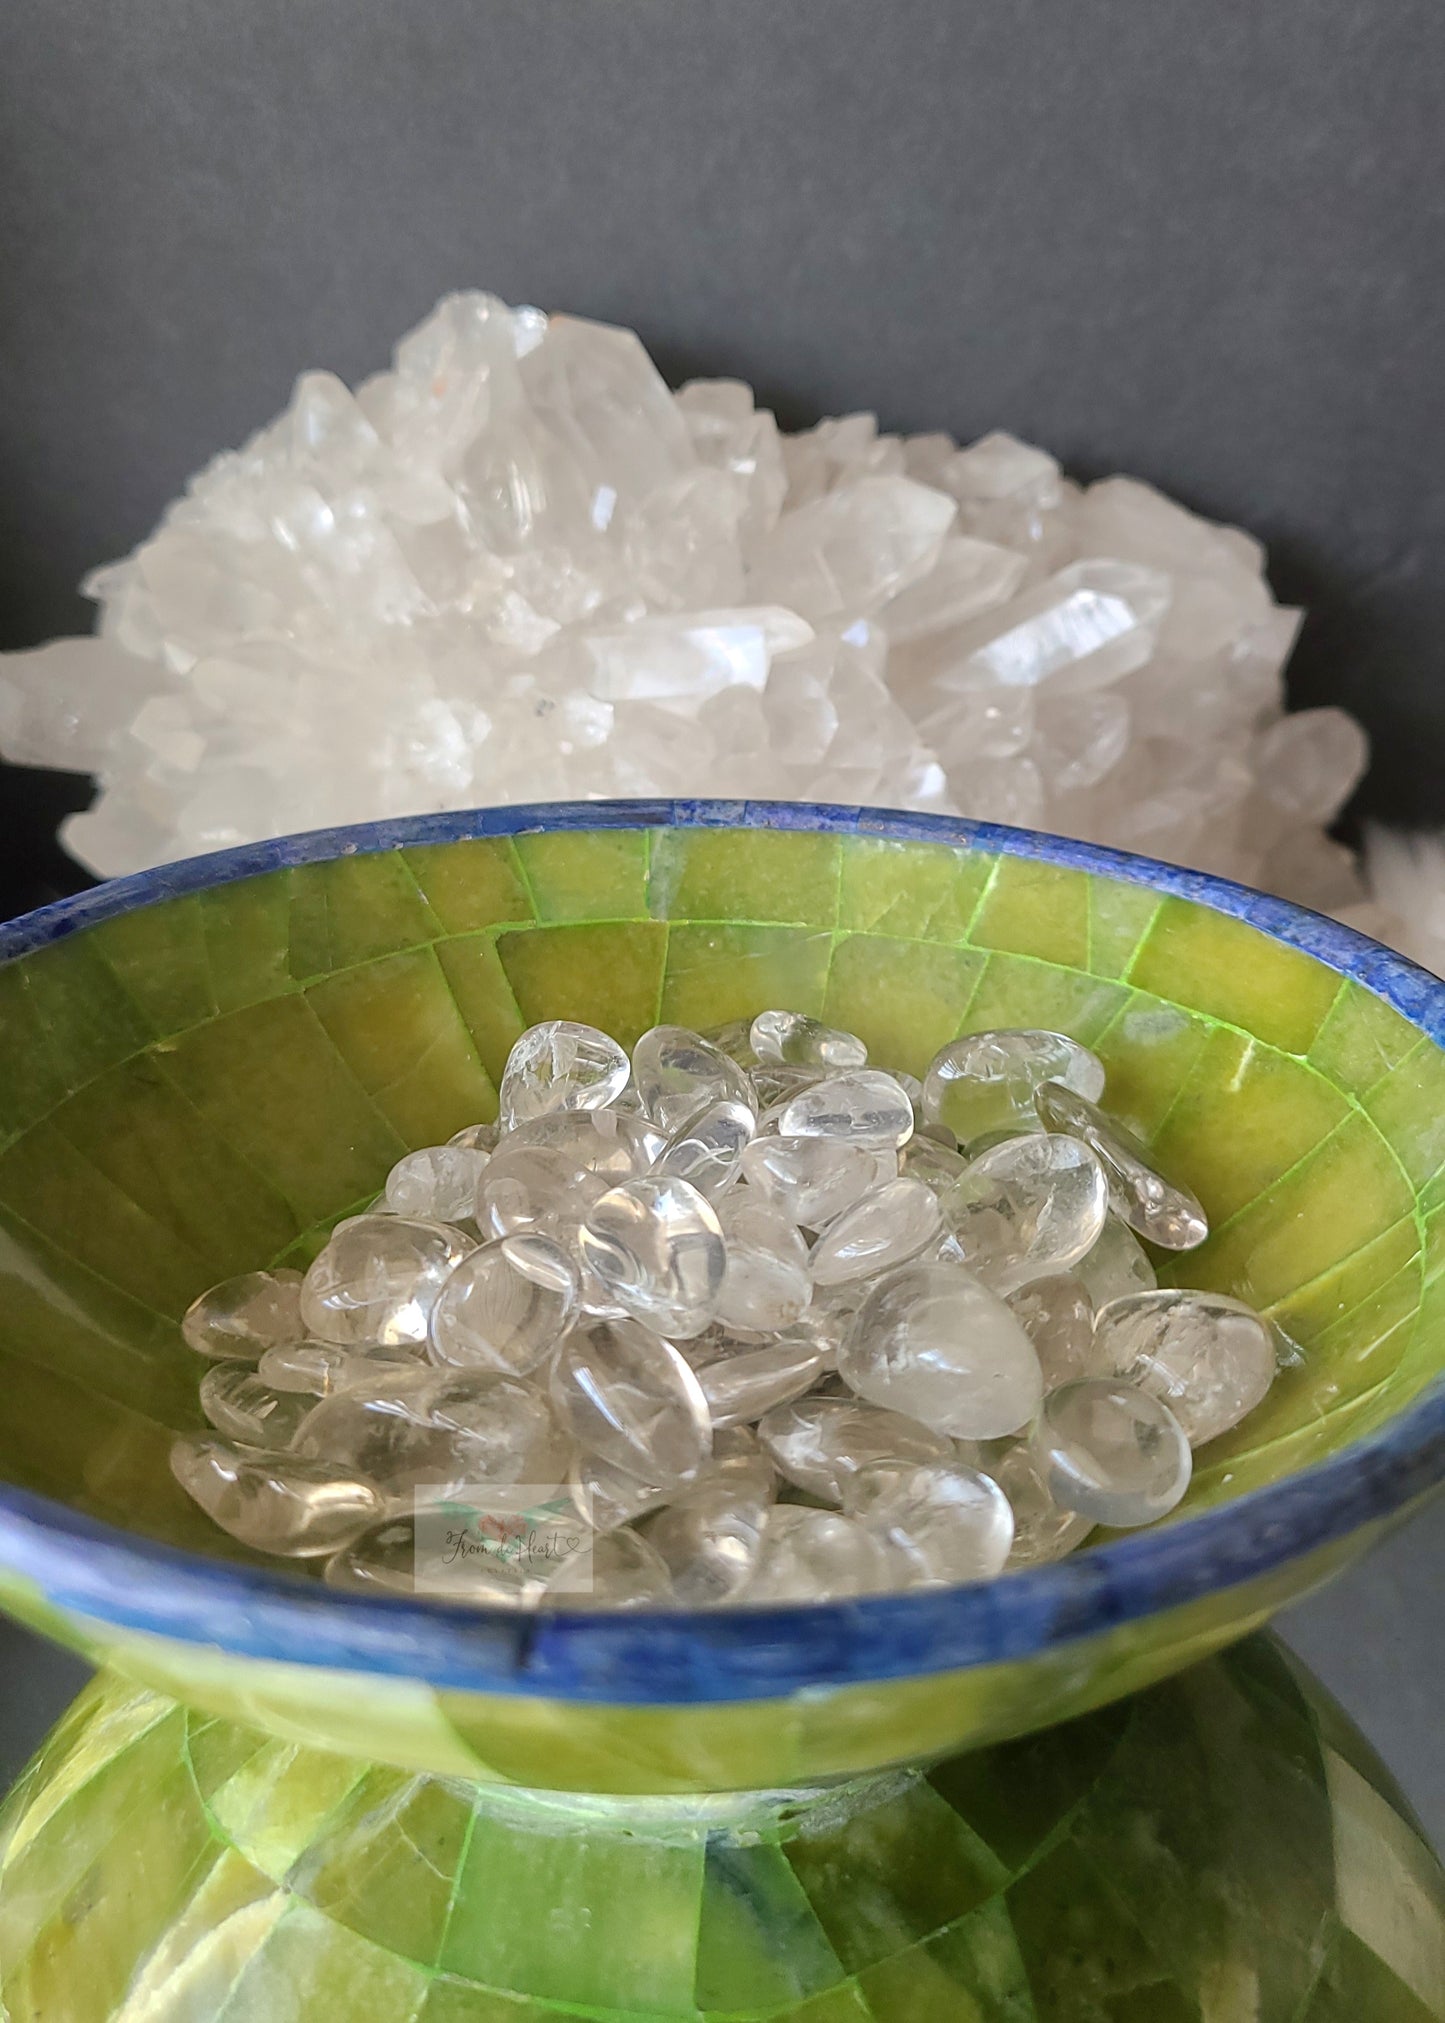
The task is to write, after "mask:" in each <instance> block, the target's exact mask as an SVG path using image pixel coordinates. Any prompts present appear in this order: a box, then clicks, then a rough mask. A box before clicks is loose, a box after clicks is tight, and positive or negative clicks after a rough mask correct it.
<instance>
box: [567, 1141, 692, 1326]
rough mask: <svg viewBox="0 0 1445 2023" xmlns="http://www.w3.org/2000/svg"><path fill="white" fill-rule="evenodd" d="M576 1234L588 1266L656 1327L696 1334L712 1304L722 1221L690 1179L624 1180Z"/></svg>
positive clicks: (624, 1304)
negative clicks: (578, 1234) (579, 1234)
mask: <svg viewBox="0 0 1445 2023" xmlns="http://www.w3.org/2000/svg"><path fill="white" fill-rule="evenodd" d="M580 1241H581V1248H582V1262H583V1264H584V1266H585V1267H586V1268H587V1270H589V1271H590V1272H592V1273H593V1274H594V1276H595V1277H597V1278H598V1279H600V1280H601V1282H602V1284H603V1285H604V1286H605V1287H606V1288H607V1290H608V1292H609V1293H611V1295H612V1296H613V1298H614V1299H615V1300H616V1301H617V1302H618V1304H619V1305H620V1306H622V1307H624V1308H625V1309H626V1311H627V1312H628V1313H630V1314H631V1315H632V1316H633V1318H634V1319H635V1320H639V1321H642V1322H644V1323H645V1324H646V1325H647V1326H649V1327H652V1328H655V1329H656V1330H657V1332H658V1333H659V1334H667V1335H679V1336H686V1335H696V1334H700V1333H701V1331H702V1330H703V1329H704V1328H705V1327H706V1326H707V1324H708V1322H709V1321H710V1320H711V1319H712V1317H713V1315H714V1313H715V1312H716V1311H717V1307H718V1296H719V1292H720V1289H721V1286H722V1282H723V1272H724V1267H725V1264H726V1252H725V1250H724V1248H723V1237H722V1227H721V1225H720V1223H719V1221H718V1218H717V1213H716V1211H715V1209H714V1208H713V1205H712V1203H711V1202H710V1201H709V1200H708V1198H707V1196H706V1195H705V1194H702V1193H700V1192H699V1191H698V1189H697V1188H696V1187H693V1186H692V1185H691V1184H690V1183H689V1182H688V1181H686V1180H670V1179H657V1178H654V1177H652V1176H648V1177H646V1178H644V1179H641V1180H627V1181H624V1182H623V1184H622V1185H621V1186H620V1187H614V1188H613V1189H611V1191H610V1192H609V1193H606V1194H604V1195H602V1196H601V1198H600V1199H599V1200H597V1201H595V1202H594V1203H593V1204H592V1208H591V1211H590V1213H589V1214H588V1217H587V1220H586V1221H585V1222H584V1223H583V1225H582V1233H581V1239H580Z"/></svg>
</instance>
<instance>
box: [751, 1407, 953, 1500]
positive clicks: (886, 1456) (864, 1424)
mask: <svg viewBox="0 0 1445 2023" xmlns="http://www.w3.org/2000/svg"><path fill="white" fill-rule="evenodd" d="M758 1440H759V1442H760V1444H761V1446H762V1449H763V1452H764V1453H765V1454H766V1455H767V1456H768V1458H769V1459H770V1460H771V1461H772V1462H773V1464H774V1465H775V1467H776V1468H777V1470H778V1472H779V1474H780V1475H783V1476H786V1478H787V1480H788V1481H789V1482H791V1483H794V1484H795V1485H796V1486H797V1487H798V1488H799V1489H804V1490H806V1491H807V1492H808V1494H809V1495H810V1496H816V1497H819V1498H821V1499H822V1501H824V1502H825V1503H841V1502H842V1501H843V1497H844V1494H845V1485H846V1484H847V1483H848V1481H849V1480H850V1479H851V1478H852V1477H853V1476H854V1475H856V1474H857V1473H858V1471H859V1469H860V1468H867V1467H869V1466H871V1465H872V1464H873V1463H874V1462H883V1461H886V1462H907V1461H913V1462H926V1461H951V1460H952V1459H953V1446H952V1442H951V1441H950V1440H949V1439H948V1438H947V1437H946V1435H945V1434H943V1433H942V1432H939V1431H935V1430H934V1429H933V1428H931V1427H929V1426H925V1425H922V1424H921V1423H920V1422H919V1421H917V1420H915V1419H910V1418H908V1417H906V1416H905V1414H903V1413H901V1412H891V1411H888V1410H886V1409H880V1408H879V1407H878V1406H876V1405H870V1404H867V1403H865V1402H864V1401H863V1400H861V1399H858V1398H849V1397H846V1396H845V1397H838V1398H800V1399H799V1400H798V1401H797V1402H796V1403H794V1404H788V1405H777V1406H774V1408H773V1409H772V1411H770V1412H767V1413H765V1414H764V1416H763V1418H762V1419H761V1420H760V1421H759V1422H758Z"/></svg>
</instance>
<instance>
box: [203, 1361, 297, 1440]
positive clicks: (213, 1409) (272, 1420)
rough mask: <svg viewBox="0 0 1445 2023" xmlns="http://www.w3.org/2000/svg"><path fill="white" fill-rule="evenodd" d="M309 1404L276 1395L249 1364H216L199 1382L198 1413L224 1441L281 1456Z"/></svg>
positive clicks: (294, 1397)
mask: <svg viewBox="0 0 1445 2023" xmlns="http://www.w3.org/2000/svg"><path fill="white" fill-rule="evenodd" d="M311 1405H312V1400H311V1399H310V1398H306V1397H299V1396H297V1395H296V1393H294V1392H287V1391H277V1390H273V1389H272V1387H271V1386H270V1385H269V1384H268V1383H267V1382H266V1381H265V1379H264V1378H263V1377H262V1376H261V1375H260V1373H259V1372H258V1371H256V1370H253V1369H252V1368H251V1366H250V1364H249V1363H216V1364H215V1365H214V1366H213V1367H212V1368H211V1369H209V1370H207V1372H206V1374H205V1376H204V1377H202V1379H201V1410H202V1411H203V1412H204V1413H205V1415H206V1417H207V1418H208V1419H209V1420H210V1422H211V1424H212V1425H213V1426H214V1427H215V1429H216V1431H217V1432H218V1433H220V1434H222V1435H224V1437H225V1438H226V1439H227V1440H235V1441H238V1442H239V1443H240V1444H241V1445H242V1446H243V1447H260V1448H264V1449H265V1450H266V1451H267V1452H268V1453H284V1452H285V1450H286V1449H287V1448H288V1447H289V1446H290V1445H291V1443H292V1441H293V1440H294V1439H295V1437H296V1435H297V1433H298V1432H299V1430H300V1427H301V1422H302V1420H303V1419H304V1418H305V1417H306V1414H307V1413H308V1412H309V1411H310V1410H311Z"/></svg>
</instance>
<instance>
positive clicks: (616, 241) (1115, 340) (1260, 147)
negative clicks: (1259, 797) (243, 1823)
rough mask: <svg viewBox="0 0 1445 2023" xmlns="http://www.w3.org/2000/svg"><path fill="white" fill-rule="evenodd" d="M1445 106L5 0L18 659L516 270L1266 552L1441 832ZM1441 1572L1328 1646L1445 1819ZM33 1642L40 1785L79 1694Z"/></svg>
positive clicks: (1252, 48)
mask: <svg viewBox="0 0 1445 2023" xmlns="http://www.w3.org/2000/svg"><path fill="white" fill-rule="evenodd" d="M1442 77H1445V10H1442V9H1441V8H1440V7H1439V5H1438V0H1391V4H1390V5H1388V6H1385V5H1381V4H1380V0H1369V4H1363V0H1271V4H1270V5H1268V6H1262V5H1260V0H1187V4H1186V0H1007V4H1004V0H408V4H405V5H399V4H397V0H301V4H298V0H230V4H229V5H225V6H222V5H217V4H215V0H206V4H199V0H189V4H188V0H6V4H5V6H4V8H3V9H0V94H3V106H0V149H3V152H4V157H5V159H4V161H3V164H0V643H3V644H5V645H25V644H30V643H32V642H33V641H35V640H38V639H41V638H43V637H45V636H46V635H47V634H49V633H51V632H53V631H56V630H64V629H74V628H77V627H82V626H84V625H85V624H86V623H87V622H88V616H87V608H86V607H85V606H84V605H83V604H82V603H81V601H80V600H79V599H78V598H77V596H76V594H75V589H74V585H75V582H76V580H77V579H78V577H79V576H80V575H81V574H82V572H83V571H84V570H85V569H86V568H88V567H89V566H90V565H91V564H92V563H94V562H96V561H99V560H102V559H104V558H106V557H109V556H111V555H113V554H116V553H118V552H120V551H122V550H124V549H125V548H127V547H128V546H130V545H131V544H132V543H133V542H134V541H135V540H136V539H138V538H139V537H140V536H141V535H142V534H143V533H144V532H145V531H146V530H147V528H148V527H149V526H150V525H151V524H152V522H153V521H154V519H155V516H156V514H157V513H158V511H159V509H160V508H161V506H162V505H163V504H164V503H165V501H166V500H167V498H169V497H170V496H171V494H172V493H173V492H175V491H176V489H177V488H178V487H179V485H180V484H181V483H182V481H183V480H184V479H185V477H186V476H187V475H188V473H189V472H190V471H192V470H193V469H194V468H195V467H196V466H197V465H198V464H199V463H200V462H202V461H203V460H204V459H205V458H206V457H207V456H209V455H210V454H211V452H212V451H214V450H215V449H217V448H218V447H220V446H221V445H223V444H229V443H233V442H235V441H237V440H239V439H240V438H241V437H242V436H243V435H244V434H245V433H246V432H247V431H249V430H250V429H251V428H252V427H254V426H255V425H256V424H258V423H259V422H261V421H263V420H265V419H267V418H268V417H269V416H270V415H271V414H272V413H273V412H274V411H275V410H276V409H277V408H278V407H279V406H280V404H281V403H282V401H283V400H284V398H285V396H286V392H287V389H288V386H289V384H290V381H291V379H292V378H293V376H294V375H295V373H296V372H297V371H298V370H299V369H300V368H301V367H303V366H309V365H314V364H326V365H329V366H332V367H333V368H335V369H336V370H338V371H340V372H341V373H343V374H344V375H346V376H347V377H355V376H357V375H359V374H361V373H364V372H366V371H369V370H371V369H373V368H374V367H375V366H377V365H378V364H379V363H381V362H382V360H383V359H384V356H385V354H386V351H387V349H388V347H389V344H390V342H391V340H392V339H393V338H394V337H395V336H396V335H397V334H398V333H399V332H400V331H401V330H403V329H404V328H405V327H406V326H407V325H408V324H409V323H411V322H412V321H414V320H415V319H416V318H417V317H418V316H420V315H421V314H423V313H424V312H425V310H426V309H427V308H428V307H429V305H430V304H431V302H432V300H433V299H434V298H435V297H436V296H437V295H438V294H440V293H442V292H443V291H444V290H446V289H449V288H453V287H457V286H462V285H475V284H481V285H484V286H487V287H490V288H492V289H494V290H496V291H497V292H498V293H500V294H503V295H505V296H508V297H509V298H511V299H514V300H533V301H536V302H539V303H540V304H542V305H543V306H544V307H566V308H570V309H573V310H577V311H580V312H582V313H584V314H590V315H595V316H602V317H608V318H613V319H616V320H618V321H621V322H625V323H630V324H633V325H635V326H637V327H638V328H639V329H640V330H641V331H642V333H643V335H644V337H645V338H646V339H647V341H648V343H649V344H650V345H651V346H652V348H653V350H654V351H655V353H656V355H657V356H658V358H659V359H660V361H661V362H662V364H663V366H664V368H665V369H666V370H667V371H668V372H669V373H670V374H671V375H673V376H674V377H680V376H685V375H687V374H689V373H697V372H708V373H733V374H737V375H740V376H742V377H745V378H747V379H750V380H752V381H754V382H755V383H756V384H758V385H759V386H760V387H761V389H762V390H763V392H764V394H765V395H766V396H767V397H768V398H769V399H770V400H771V401H772V402H773V403H774V404H775V405H776V406H777V408H778V410H779V412H780V414H781V415H782V416H783V418H784V419H785V420H786V421H788V422H790V423H794V424H796V423H798V422H800V421H807V420H811V419H813V418H815V417H816V416H817V415H819V414H821V413H829V412H836V411H838V410H840V409H843V408H847V407H857V406H863V407H874V408H876V409H878V410H879V411H880V413H881V415H882V418H883V420H884V421H885V423H886V424H888V425H889V426H893V427H901V428H920V427H921V428H937V427H947V428H950V429H952V430H953V431H955V432H956V433H957V434H958V435H960V436H963V437H969V436H971V435H976V434H978V433H981V432H982V431H983V430H985V429H988V428H993V427H998V426H1006V427H1009V428H1012V429H1014V430H1016V431H1018V432H1020V433H1022V434H1024V435H1028V436H1032V437H1034V438H1036V439H1038V440H1040V441H1042V442H1043V443H1045V444H1046V445H1048V447H1050V448H1051V449H1053V450H1055V451H1056V452H1058V453H1059V454H1061V455H1062V456H1063V457H1064V458H1065V459H1066V461H1067V462H1068V463H1069V464H1070V465H1071V466H1072V467H1073V468H1074V469H1075V470H1076V471H1077V472H1078V473H1080V474H1081V475H1085V476H1087V475H1094V474H1098V473H1100V472H1104V471H1107V470H1112V469H1124V470H1128V471H1131V472H1135V473H1137V474H1139V475H1142V476H1145V477H1149V478H1152V479H1153V480H1155V481H1156V482H1157V483H1159V484H1161V485H1162V486H1164V487H1165V488H1166V489H1167V490H1169V491H1171V492H1173V493H1175V494H1176V495H1177V496H1179V497H1181V498H1183V499H1185V500H1186V501H1188V502H1190V503H1192V504H1195V505H1197V506H1199V507H1200V508H1202V509H1203V510H1205V511H1207V512H1210V513H1212V514H1216V515H1218V516H1220V517H1225V518H1231V519H1235V520H1238V521H1241V522H1243V523H1245V524H1246V525H1248V526H1250V527H1251V528H1253V529H1254V530H1255V531H1256V532H1258V533H1259V534H1261V535H1262V536H1264V537H1265V539H1266V540H1267V541H1268V542H1269V544H1270V547H1271V552H1272V557H1273V571H1272V573H1273V576H1274V581H1275V585H1276V588H1277V590H1278V591H1279V592H1280V593H1281V594H1282V595H1283V596H1285V597H1287V598H1290V599H1292V600H1296V601H1303V602H1305V603H1307V604H1308V605H1309V606H1310V608H1311V612H1312V617H1311V620H1310V623H1309V625H1308V626H1307V628H1306V631H1305V635H1304V638H1303V641H1302V643H1301V646H1300V649H1299V653H1298V655H1297V658H1296V661H1295V666H1294V671H1293V675H1292V693H1293V695H1294V698H1295V700H1296V701H1298V702H1321V701H1339V702H1343V703H1346V704H1347V705H1348V706H1349V707H1350V708H1352V709H1353V710H1355V711H1356V712H1357V713H1358V714H1359V715H1360V716H1361V717H1362V718H1363V719H1364V721H1365V722H1366V724H1367V725H1368V726H1369V728H1370V729H1371V731H1372V732H1373V734H1374V736H1375V740H1376V763H1375V767H1374V769H1373V771H1372V773H1371V776H1370V778H1369V780H1368V781H1367V783H1366V786H1365V789H1364V791H1363V794H1362V797H1361V804H1360V805H1361V806H1362V807H1363V808H1364V809H1366V810H1373V811H1376V812H1384V813H1387V814H1389V815H1392V816H1393V817H1394V818H1396V819H1398V820H1402V821H1407V822H1425V821H1436V820H1440V819H1442V818H1445V782H1442V774H1441V768H1440V764H1439V760H1440V755H1441V751H1442V745H1445V684H1442V681H1441V669H1442V651H1441V645H1440V641H1441V639H1442V637H1445V486H1442V485H1441V484H1440V482H1439V480H1438V476H1437V472H1438V467H1439V462H1440V454H1441V447H1442V436H1445V429H1442V421H1445V375H1442V373H1441V370H1440V361H1441V356H1442V347H1441V339H1442V326H1445V259H1442V253H1445V244H1442V213H1445V177H1442V174H1441V147H1440V142H1439V139H1438V133H1439V128H1440V108H1439V96H1440V86H1441V81H1442ZM84 791H85V790H84V787H83V786H77V784H76V783H74V782H66V781H61V780H57V779H55V778H53V777H46V776H36V775H21V774H17V773H15V772H13V771H11V770H10V769H5V771H4V773H3V775H0V910H5V911H14V910H17V909H18V908H19V907H21V906H24V905H27V904H32V903H34V902H35V901H36V900H38V899H40V898H43V897H48V896H51V895H53V894H54V893H55V892H58V891H61V890H64V889H67V888H68V887H69V886H70V885H72V884H74V883H75V882H76V874H75V872H74V870H73V867H69V866H68V865H67V864H66V862H65V860H64V859H63V858H62V857H61V856H60V854H59V852H58V851H56V850H55V849H54V847H53V846H52V845H51V844H50V843H49V841H48V838H49V836H50V833H51V831H52V829H53V825H54V821H55V819H56V816H57V814H58V813H59V812H60V810H61V809H62V808H63V807H64V806H70V805H75V804H76V803H77V801H79V800H82V799H83V798H84ZM1442 1546H1445V1515H1441V1514H1438V1513H1437V1515H1436V1516H1435V1517H1434V1518H1433V1519H1430V1520H1427V1521H1426V1522H1424V1523H1422V1524H1421V1525H1419V1526H1417V1527H1416V1528H1415V1529H1414V1530H1412V1531H1411V1532H1409V1533H1407V1534H1405V1535H1404V1536H1403V1537H1402V1538H1401V1539H1400V1540H1399V1541H1397V1542H1396V1544H1395V1545H1394V1546H1393V1547H1392V1548H1390V1549H1389V1551H1388V1552H1387V1553H1386V1554H1384V1555H1382V1556H1381V1557H1379V1558H1377V1559H1376V1560H1374V1561H1373V1562H1371V1564H1370V1566H1369V1568H1368V1569H1367V1570H1365V1571H1362V1572H1360V1573H1358V1574H1357V1575H1355V1576H1353V1577H1352V1578H1351V1580H1350V1581H1348V1582H1347V1583H1345V1584H1343V1585H1341V1586H1340V1587H1338V1588H1336V1589H1335V1590H1334V1591H1333V1592H1332V1594H1331V1596H1330V1597H1329V1598H1327V1599H1324V1600H1321V1601H1317V1602H1315V1603H1312V1604H1310V1605H1309V1606H1308V1607H1307V1608H1306V1609H1305V1610H1304V1611H1303V1612H1302V1613H1301V1614H1299V1615H1297V1616H1296V1617H1295V1618H1293V1619H1292V1623H1291V1631H1290V1633H1291V1634H1292V1636H1294V1638H1295V1640H1296V1641H1297V1643H1298V1644H1299V1646H1300V1648H1301V1649H1302V1650H1303V1651H1304V1652H1305V1653H1306V1655H1307V1656H1308V1657H1309V1658H1310V1659H1311V1661H1312V1662H1314V1663H1315V1664H1317V1665H1318V1666H1319V1668H1320V1669H1321V1670H1322V1671H1323V1673H1324V1674H1325V1676H1326V1677H1327V1678H1328V1679H1329V1680H1330V1681H1331V1682H1332V1683H1334V1684H1335V1686H1336V1687H1337V1689H1338V1690H1339V1691H1340V1692H1341V1693H1342V1694H1343V1696H1344V1697H1345V1699H1346V1700H1347V1702H1348V1703H1349V1704H1350V1706H1351V1707H1352V1708H1353V1710H1354V1711H1355V1712H1356V1714H1357V1715H1359V1716H1360V1717H1361V1718H1362V1719H1363V1721H1364V1723H1365V1725H1366V1727H1367V1729H1368V1730H1369V1731H1370V1733H1371V1734H1372V1735H1373V1736H1374V1738H1375V1740H1376V1741H1377V1742H1378V1743H1379V1744H1380V1746H1381V1747H1382V1748H1383V1750H1384V1752H1385V1754H1386V1755H1387V1756H1388V1757H1389V1758H1390V1759H1391V1760H1392V1762H1393V1763H1394V1765H1395V1767H1396V1768H1397V1769H1398V1770H1399V1771H1400V1773H1401V1775H1402V1777H1403V1779H1404V1781H1405V1783H1406V1785H1407V1786H1408V1787H1409V1788H1410V1789H1412V1790H1413V1792H1414V1793H1415V1794H1416V1796H1417V1798H1418V1800H1419V1802H1420V1804H1421V1807H1422V1809H1423V1810H1424V1811H1426V1812H1427V1813H1428V1814H1429V1815H1430V1818H1431V1820H1432V1822H1433V1824H1434V1827H1435V1830H1436V1832H1437V1835H1441V1836H1445V1750H1442V1749H1441V1747H1440V1746H1439V1743H1438V1741H1437V1738H1436V1735H1435V1733H1434V1723H1433V1707H1434V1704H1435V1701H1436V1691H1435V1688H1436V1682H1437V1678H1438V1673H1439V1669H1440V1666H1441V1663H1442V1660H1445V1622H1442V1611H1441V1608H1440V1605H1439V1602H1438V1599H1437V1595H1436V1579H1435V1574H1434V1569H1436V1568H1438V1567H1439V1566H1440V1564H1441V1558H1440V1555H1441V1550H1442ZM4 1637H5V1638H8V1639H10V1640H9V1641H4V1640H0V1698H3V1697H8V1701H9V1713H8V1720H9V1728H8V1732H7V1733H6V1734H5V1738H4V1742H3V1748H4V1749H5V1750H8V1751H10V1752H11V1754H15V1753H19V1752H20V1751H21V1750H22V1749H23V1747H24V1746H25V1745H27V1744H28V1742H29V1741H30V1740H31V1739H32V1738H33V1735H34V1733H35V1732H36V1730H37V1728H38V1727H39V1726H40V1725H41V1724H42V1722H43V1720H44V1719H46V1718H48V1715H49V1712H50V1709H51V1707H52V1706H53V1705H54V1703H55V1701H56V1699H57V1697H58V1696H59V1694H60V1693H61V1692H62V1691H63V1690H68V1687H69V1681H68V1680H66V1681H63V1682H62V1681H60V1680H59V1679H55V1680H50V1679H48V1678H47V1677H46V1676H45V1674H44V1672H43V1670H42V1669H38V1668H37V1661H35V1660H33V1659H32V1658H31V1656H30V1653H29V1649H28V1647H26V1646H24V1645H22V1644H21V1643H19V1642H18V1641H16V1640H14V1638H13V1636H12V1633H9V1632H6V1633H4ZM6 1689H8V1692H7V1690H6Z"/></svg>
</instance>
